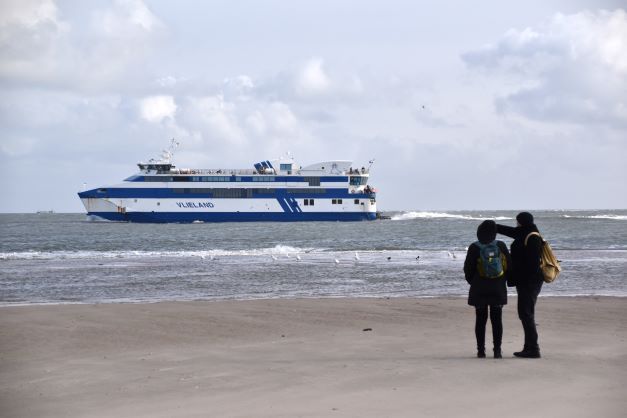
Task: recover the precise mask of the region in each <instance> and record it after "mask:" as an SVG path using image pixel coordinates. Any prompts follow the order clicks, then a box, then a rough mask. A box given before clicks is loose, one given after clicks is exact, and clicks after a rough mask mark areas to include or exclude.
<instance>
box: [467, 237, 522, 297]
mask: <svg viewBox="0 0 627 418" xmlns="http://www.w3.org/2000/svg"><path fill="white" fill-rule="evenodd" d="M496 243H497V245H498V246H499V249H500V250H501V252H502V253H503V254H504V255H505V258H506V260H507V266H508V270H509V266H510V264H511V262H512V260H511V257H510V255H509V251H507V245H505V243H504V242H503V241H497V242H496ZM478 259H479V247H478V246H477V245H475V244H474V243H473V244H472V245H470V246H469V247H468V252H467V253H466V261H464V275H465V276H466V281H467V282H468V283H469V284H470V290H469V291H468V304H469V305H473V306H486V305H507V286H506V285H505V280H506V277H507V272H506V274H505V275H503V276H502V277H499V278H496V279H489V278H486V277H481V276H480V275H479V269H478V268H477V260H478Z"/></svg>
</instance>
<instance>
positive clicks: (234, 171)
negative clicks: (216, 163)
mask: <svg viewBox="0 0 627 418" xmlns="http://www.w3.org/2000/svg"><path fill="white" fill-rule="evenodd" d="M369 172H370V170H368V169H363V170H362V169H352V170H344V171H342V172H341V173H338V174H342V175H356V176H358V175H360V174H369ZM164 174H166V173H165V172H164ZM168 174H201V175H207V174H211V175H217V176H228V175H232V176H254V175H268V174H274V172H259V171H257V170H255V169H242V168H209V169H207V168H174V169H171V170H170V171H169V173H168ZM291 174H292V175H301V174H302V175H313V176H315V175H320V172H319V171H317V170H292V173H291Z"/></svg>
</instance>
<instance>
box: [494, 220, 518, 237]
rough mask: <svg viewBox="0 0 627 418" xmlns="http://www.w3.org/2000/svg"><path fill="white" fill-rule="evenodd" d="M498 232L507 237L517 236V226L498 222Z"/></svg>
mask: <svg viewBox="0 0 627 418" xmlns="http://www.w3.org/2000/svg"><path fill="white" fill-rule="evenodd" d="M496 233H497V234H501V235H505V236H507V237H510V238H514V239H515V238H516V235H517V234H516V228H515V227H513V226H507V225H501V224H496Z"/></svg>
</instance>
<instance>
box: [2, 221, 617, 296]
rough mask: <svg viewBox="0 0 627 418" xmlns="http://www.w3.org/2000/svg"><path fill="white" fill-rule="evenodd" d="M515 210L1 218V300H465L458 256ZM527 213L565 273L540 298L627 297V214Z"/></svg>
mask: <svg viewBox="0 0 627 418" xmlns="http://www.w3.org/2000/svg"><path fill="white" fill-rule="evenodd" d="M516 213H517V211H465V212H425V211H408V212H391V213H387V215H390V216H391V217H392V219H391V220H380V221H372V222H357V223H353V222H349V223H341V222H311V223H221V224H209V223H207V224H128V223H114V222H93V221H89V220H87V218H86V216H85V215H82V214H2V215H0V232H1V236H2V240H0V305H13V304H31V303H106V302H139V301H163V300H221V299H257V298H266V299H267V298H298V297H366V296H368V297H370V296H376V297H398V296H412V297H431V296H463V295H466V294H467V292H468V285H467V284H466V281H465V280H464V278H463V273H462V266H463V261H464V257H465V251H466V248H467V246H468V245H469V244H470V243H472V242H473V241H475V240H476V235H475V231H476V228H477V226H478V224H479V223H480V222H481V221H482V220H484V219H495V220H497V222H499V223H503V224H506V225H512V226H513V225H514V224H515V220H514V217H515V215H516ZM534 215H535V217H536V223H537V225H538V227H539V228H540V231H541V232H542V233H543V235H544V236H545V238H546V239H547V240H548V241H550V243H551V245H552V247H553V248H554V250H555V251H556V253H557V255H558V258H559V259H560V260H562V267H563V272H562V275H561V276H560V277H559V278H558V280H557V281H556V282H555V283H552V284H548V285H545V286H544V288H543V292H542V294H543V295H565V296H575V295H611V296H627V280H626V273H625V271H626V268H627V210H599V211H541V212H540V211H538V212H534ZM502 239H503V240H504V241H505V242H507V243H508V244H509V243H510V242H511V240H510V239H508V238H506V237H503V238H502Z"/></svg>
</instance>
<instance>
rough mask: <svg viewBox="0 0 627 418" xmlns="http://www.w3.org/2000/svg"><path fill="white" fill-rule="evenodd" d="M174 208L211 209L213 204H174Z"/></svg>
mask: <svg viewBox="0 0 627 418" xmlns="http://www.w3.org/2000/svg"><path fill="white" fill-rule="evenodd" d="M176 206H178V207H179V208H186V209H201V208H212V207H213V203H211V202H176Z"/></svg>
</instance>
